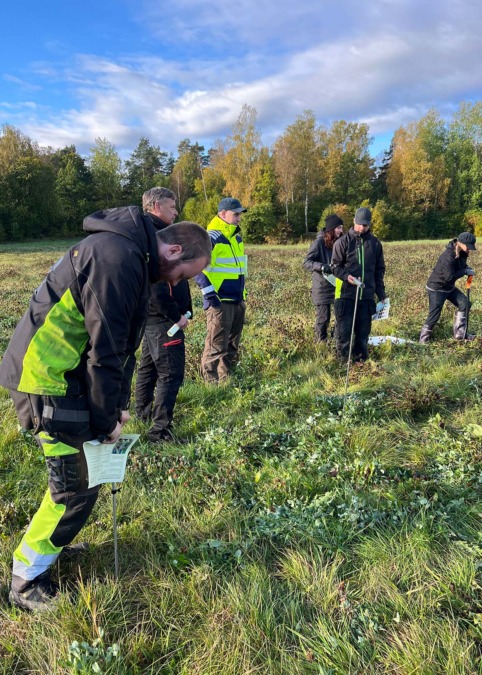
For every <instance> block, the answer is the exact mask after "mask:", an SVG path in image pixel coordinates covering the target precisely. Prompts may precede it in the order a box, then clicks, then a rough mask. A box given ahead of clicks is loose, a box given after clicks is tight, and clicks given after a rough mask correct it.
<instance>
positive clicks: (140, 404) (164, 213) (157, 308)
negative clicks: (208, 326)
mask: <svg viewBox="0 0 482 675" xmlns="http://www.w3.org/2000/svg"><path fill="white" fill-rule="evenodd" d="M142 208H143V210H144V213H146V214H148V215H149V217H150V219H151V222H152V224H153V225H154V227H155V229H156V230H163V229H164V228H165V227H167V226H168V225H171V224H172V223H173V222H174V220H175V219H176V216H177V210H176V195H175V194H174V192H172V191H171V190H168V189H167V188H164V187H154V188H151V189H150V190H147V191H146V192H144V194H143V196H142ZM187 312H190V314H191V316H192V302H191V293H190V290H189V284H188V282H187V281H181V282H180V283H179V284H177V286H174V287H172V286H171V285H170V284H169V283H166V282H164V281H161V282H159V283H156V284H152V285H151V292H150V298H149V316H148V318H147V324H146V331H145V335H144V341H143V343H142V352H141V358H140V362H139V369H138V372H137V382H136V395H135V397H136V415H137V417H139V418H140V419H141V420H143V421H145V422H148V421H151V423H152V426H151V428H150V430H149V431H148V434H147V439H148V440H149V441H151V442H152V443H159V442H161V441H172V440H175V438H174V436H173V434H172V432H171V427H172V418H173V414H174V406H175V404H176V398H177V394H178V392H179V389H180V387H181V385H182V382H183V380H184V369H185V363H186V356H185V345H184V330H183V329H184V328H185V327H186V326H187V324H188V319H187V318H186V317H185V314H186V313H187ZM174 324H177V325H178V326H179V330H178V331H177V332H176V334H175V335H174V336H173V337H169V335H168V334H167V331H168V330H169V329H170V328H171V327H172V326H173V325H174ZM154 392H155V396H154Z"/></svg>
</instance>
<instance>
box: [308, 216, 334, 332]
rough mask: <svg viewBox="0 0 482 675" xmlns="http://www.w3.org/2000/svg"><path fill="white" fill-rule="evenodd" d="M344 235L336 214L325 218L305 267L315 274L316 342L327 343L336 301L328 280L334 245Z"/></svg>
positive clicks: (312, 284)
mask: <svg viewBox="0 0 482 675" xmlns="http://www.w3.org/2000/svg"><path fill="white" fill-rule="evenodd" d="M342 234H343V221H342V219H341V218H339V217H338V216H337V215H336V213H332V214H331V215H329V216H327V217H326V218H325V227H324V228H323V229H322V230H321V232H320V233H319V235H318V237H317V239H316V240H315V241H314V242H313V243H312V244H311V246H310V249H309V251H308V253H307V254H306V258H305V261H304V263H303V267H304V268H305V270H308V271H309V272H313V274H312V279H311V299H312V300H313V304H314V306H315V309H316V321H315V340H316V341H317V342H325V341H326V338H327V337H328V325H329V323H330V313H331V312H330V306H331V305H332V304H333V302H334V300H335V287H334V285H333V284H332V283H330V281H328V279H327V278H326V277H327V276H328V275H329V274H331V273H332V272H331V255H332V253H333V245H334V243H335V241H336V240H337V239H339V238H340V237H341V236H342Z"/></svg>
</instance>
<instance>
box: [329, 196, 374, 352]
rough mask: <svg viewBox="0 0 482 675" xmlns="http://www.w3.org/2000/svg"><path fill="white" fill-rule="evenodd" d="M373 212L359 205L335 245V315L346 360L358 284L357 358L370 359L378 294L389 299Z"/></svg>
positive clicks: (354, 348) (355, 346)
mask: <svg viewBox="0 0 482 675" xmlns="http://www.w3.org/2000/svg"><path fill="white" fill-rule="evenodd" d="M371 219H372V214H371V211H370V209H367V208H366V207H362V208H359V209H358V210H357V212H356V214H355V218H354V224H353V227H352V228H350V230H349V231H348V232H347V233H346V234H344V235H343V236H342V237H341V238H340V239H338V241H337V242H335V245H334V247H333V256H332V259H331V264H332V269H333V274H334V275H335V276H336V277H337V279H338V281H337V284H336V289H335V316H336V323H337V345H336V348H337V353H338V357H339V358H340V359H341V360H343V361H346V360H347V359H348V354H349V351H350V339H351V331H352V326H353V316H354V314H355V299H356V284H355V280H356V279H358V280H359V281H361V282H362V283H363V284H364V287H363V288H360V289H359V294H358V306H357V307H356V314H355V327H354V342H353V360H354V361H366V359H367V358H368V337H369V335H370V331H371V327H372V315H373V314H374V313H375V310H376V305H375V300H374V296H375V293H376V295H377V297H378V299H379V300H380V302H384V301H385V298H386V294H385V285H384V282H383V278H384V276H385V261H384V259H383V248H382V244H381V242H380V241H379V240H378V239H377V238H376V237H374V236H373V234H371V232H370V225H371Z"/></svg>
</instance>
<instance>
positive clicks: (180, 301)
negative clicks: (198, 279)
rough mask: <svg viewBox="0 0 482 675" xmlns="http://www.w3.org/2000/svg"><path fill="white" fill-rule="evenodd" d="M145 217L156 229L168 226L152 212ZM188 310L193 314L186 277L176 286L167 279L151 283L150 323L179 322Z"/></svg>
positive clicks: (148, 321)
mask: <svg viewBox="0 0 482 675" xmlns="http://www.w3.org/2000/svg"><path fill="white" fill-rule="evenodd" d="M145 217H146V218H150V220H151V222H152V224H153V226H154V228H155V229H156V231H157V230H163V229H164V228H165V227H168V224H167V223H165V222H164V221H163V220H161V219H160V218H158V217H157V216H155V215H154V214H152V213H148V214H145ZM187 311H189V312H191V316H192V314H193V310H192V300H191V291H190V289H189V282H188V281H187V280H186V279H182V280H181V281H179V283H177V284H176V285H175V286H171V284H169V283H167V282H166V281H159V282H158V283H155V284H152V285H151V290H150V295H149V316H148V319H147V323H148V324H153V323H158V322H159V319H162V320H166V319H167V320H169V321H172V323H177V322H178V321H179V320H180V318H181V316H184V314H185V313H186V312H187Z"/></svg>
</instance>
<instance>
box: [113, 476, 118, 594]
mask: <svg viewBox="0 0 482 675" xmlns="http://www.w3.org/2000/svg"><path fill="white" fill-rule="evenodd" d="M111 492H112V523H113V528H114V578H115V580H116V581H117V579H118V578H119V552H118V549H117V492H118V490H117V483H112V490H111Z"/></svg>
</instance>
